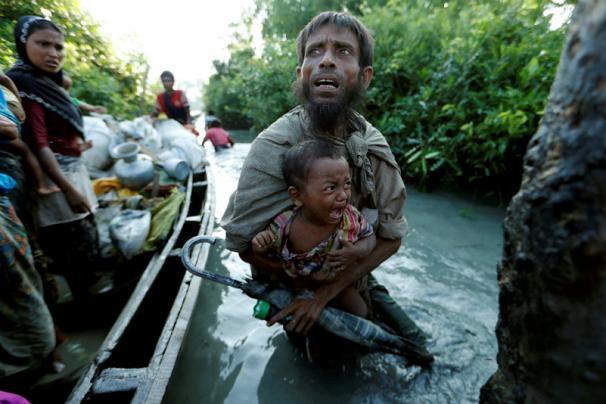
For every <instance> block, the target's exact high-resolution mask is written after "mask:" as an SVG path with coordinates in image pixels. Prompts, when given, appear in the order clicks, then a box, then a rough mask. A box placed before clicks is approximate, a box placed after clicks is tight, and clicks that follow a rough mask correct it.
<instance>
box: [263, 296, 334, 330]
mask: <svg viewBox="0 0 606 404" xmlns="http://www.w3.org/2000/svg"><path fill="white" fill-rule="evenodd" d="M325 288H326V287H322V288H318V289H316V290H315V292H313V293H312V292H310V291H307V290H306V291H304V292H303V293H302V294H300V295H299V296H297V297H296V298H295V300H294V301H293V302H292V303H291V304H290V305H288V306H287V307H285V308H284V309H282V310H280V311H279V312H278V313H276V315H275V316H273V317H272V318H270V319H269V321H268V322H267V325H268V326H272V325H274V324H275V323H277V322H278V321H280V320H282V319H283V318H286V317H288V316H291V317H292V320H290V321H289V322H288V324H286V325H285V326H284V328H285V329H286V330H287V331H293V332H296V333H297V334H302V335H307V333H308V332H309V330H311V327H313V325H314V324H315V322H316V320H317V319H318V317H320V313H322V310H324V307H326V305H327V304H328V302H329V301H330V300H331V299H332V293H330V291H329V290H328V289H325Z"/></svg>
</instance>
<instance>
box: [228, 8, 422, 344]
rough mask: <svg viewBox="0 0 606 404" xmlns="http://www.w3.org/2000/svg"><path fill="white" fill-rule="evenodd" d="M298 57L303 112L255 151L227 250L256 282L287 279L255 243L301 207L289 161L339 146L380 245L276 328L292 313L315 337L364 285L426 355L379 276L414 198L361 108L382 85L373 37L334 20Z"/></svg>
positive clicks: (331, 15)
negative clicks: (341, 299) (334, 306)
mask: <svg viewBox="0 0 606 404" xmlns="http://www.w3.org/2000/svg"><path fill="white" fill-rule="evenodd" d="M297 53H298V66H297V70H296V74H297V79H296V81H295V83H294V85H293V88H294V91H295V94H296V96H297V97H298V99H299V103H300V106H298V107H296V108H295V109H293V110H292V111H290V112H288V113H287V114H285V115H284V116H282V117H281V118H280V119H278V120H277V121H276V122H274V123H273V124H272V125H271V126H270V127H269V128H267V129H266V130H264V131H263V132H261V134H260V135H259V136H258V137H257V138H256V139H255V140H254V142H253V143H252V145H251V148H250V152H249V154H248V156H247V157H246V160H245V162H244V165H243V168H242V171H241V175H240V180H239V182H238V187H237V190H236V191H235V192H234V193H233V194H232V195H231V197H230V200H229V204H228V207H227V210H226V212H225V215H224V216H223V218H222V220H221V225H222V227H223V228H224V229H225V230H226V246H227V248H229V249H230V250H233V251H237V252H238V253H240V257H241V258H242V259H243V260H244V261H246V262H248V263H250V264H251V265H252V267H253V268H252V269H253V273H254V274H255V276H259V277H268V276H269V277H275V276H276V274H280V273H283V272H284V270H283V268H282V264H281V262H280V261H277V260H271V259H269V258H266V257H265V256H262V255H259V254H255V253H254V252H253V251H252V248H251V240H252V238H253V237H254V236H255V235H256V234H257V233H258V232H259V231H261V230H263V228H264V227H265V226H266V225H267V223H268V222H269V221H270V220H271V219H272V218H273V217H274V216H275V215H277V214H278V213H280V212H282V211H283V210H285V209H287V208H290V207H292V201H291V200H290V198H289V197H288V193H287V192H286V189H287V186H286V184H285V182H284V180H283V178H282V172H281V161H282V155H283V154H284V153H285V152H286V151H287V150H288V149H289V148H290V147H292V146H293V145H294V144H297V143H299V142H301V141H304V140H309V139H322V140H324V141H327V142H329V143H331V144H332V145H334V147H335V148H337V149H338V150H339V152H340V154H341V155H343V157H345V158H346V160H347V161H348V163H349V166H350V167H351V178H352V183H353V184H352V196H351V200H350V202H351V204H352V205H354V206H355V207H356V208H358V210H360V211H361V212H362V213H363V214H364V215H365V216H366V217H367V219H368V221H369V223H371V224H373V228H374V231H375V233H376V236H377V240H376V246H375V247H374V249H373V250H372V251H371V253H370V254H369V255H368V256H366V257H363V258H361V259H360V260H359V261H358V262H356V263H354V264H352V265H350V266H349V267H347V268H346V269H345V270H343V271H341V272H339V273H338V274H337V275H336V276H335V277H334V278H333V279H332V280H331V281H330V283H325V284H322V285H321V286H319V287H317V288H315V289H314V290H313V291H312V292H313V293H305V294H304V295H303V296H300V297H298V298H296V299H295V300H294V301H293V303H292V304H291V305H289V306H288V307H286V308H285V309H283V310H281V311H280V312H278V313H277V314H276V315H275V316H273V317H272V318H271V319H270V320H269V322H268V324H269V325H272V324H274V323H275V322H277V321H279V320H281V319H283V318H285V317H287V316H289V315H290V316H292V319H291V320H290V321H289V322H288V323H287V324H286V325H285V328H286V330H287V331H292V332H295V333H297V334H303V335H306V334H307V333H308V332H309V331H310V329H311V328H312V326H313V325H314V323H315V321H316V320H317V318H318V316H319V315H320V313H321V311H322V309H323V308H324V307H325V306H326V305H327V304H330V302H331V301H332V300H333V299H334V298H335V297H336V296H337V295H339V293H341V292H342V291H343V290H344V289H345V288H347V287H349V286H350V285H354V286H355V287H356V288H358V290H359V291H360V292H361V294H362V295H363V296H366V297H367V299H368V300H369V307H371V308H372V311H373V312H374V314H375V315H379V316H381V317H385V319H387V318H390V319H391V321H389V323H388V325H390V326H391V327H392V328H394V329H395V330H396V331H397V332H398V333H399V334H400V335H402V336H403V337H405V338H407V339H409V340H412V341H413V342H415V343H417V344H418V345H420V346H421V347H424V345H425V343H426V337H425V335H424V333H423V332H422V331H421V330H420V329H419V328H418V327H417V326H416V324H415V323H414V322H413V321H412V320H411V319H410V318H409V317H408V316H407V315H406V314H405V313H404V312H403V311H402V309H401V308H400V307H399V306H398V305H397V304H396V303H395V302H394V301H393V299H391V297H390V296H389V294H388V293H387V290H386V289H385V288H384V287H382V286H381V285H379V284H378V283H377V281H376V280H375V279H374V278H373V277H372V275H370V273H371V272H372V271H373V270H374V269H375V268H377V267H378V266H379V265H380V264H381V263H382V262H383V261H385V260H386V259H388V258H389V257H391V256H392V255H393V254H394V253H395V252H396V251H398V249H399V247H400V243H401V239H402V237H403V236H404V235H405V233H406V220H405V219H404V217H403V214H402V211H403V208H404V202H405V199H406V190H405V188H404V182H403V181H402V177H401V175H400V168H399V166H398V164H397V163H396V161H395V159H394V156H393V154H392V152H391V150H390V147H389V145H388V143H387V141H386V140H385V138H384V137H383V135H382V134H381V133H380V132H379V131H378V130H377V129H376V128H374V127H373V126H372V125H370V124H369V123H368V122H367V121H366V120H365V119H364V117H362V116H361V115H359V114H358V113H357V112H355V111H354V110H353V106H354V105H355V104H356V103H358V102H359V101H361V99H362V98H363V96H364V93H365V90H366V89H367V88H368V85H369V84H370V81H371V79H372V75H373V68H372V58H373V39H372V37H371V35H370V33H369V32H368V31H367V29H366V28H365V27H364V26H363V25H362V24H361V23H360V22H359V21H358V20H357V19H356V18H355V17H353V16H351V15H349V14H347V13H337V12H324V13H321V14H319V15H317V16H316V17H314V18H313V19H312V20H311V21H310V22H309V24H307V26H306V27H305V28H303V30H302V31H301V32H300V33H299V36H298V38H297Z"/></svg>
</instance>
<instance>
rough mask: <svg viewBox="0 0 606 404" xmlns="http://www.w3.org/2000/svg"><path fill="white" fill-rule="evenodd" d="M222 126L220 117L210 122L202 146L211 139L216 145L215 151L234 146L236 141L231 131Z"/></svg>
mask: <svg viewBox="0 0 606 404" xmlns="http://www.w3.org/2000/svg"><path fill="white" fill-rule="evenodd" d="M222 126H223V125H222V124H221V121H220V120H219V118H215V119H214V120H212V121H211V122H210V123H209V124H208V130H207V131H206V135H205V136H204V140H203V141H202V147H204V143H206V142H207V141H209V140H210V142H211V143H212V144H213V146H214V147H215V151H219V150H222V149H229V148H230V147H233V146H234V141H233V140H232V139H231V137H230V136H229V132H227V131H226V130H225V129H223V128H222Z"/></svg>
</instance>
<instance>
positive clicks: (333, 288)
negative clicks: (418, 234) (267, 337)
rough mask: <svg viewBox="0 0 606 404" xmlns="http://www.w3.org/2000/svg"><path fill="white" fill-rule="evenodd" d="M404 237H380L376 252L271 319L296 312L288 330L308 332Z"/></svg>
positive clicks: (373, 251) (391, 251)
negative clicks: (323, 314)
mask: <svg viewBox="0 0 606 404" xmlns="http://www.w3.org/2000/svg"><path fill="white" fill-rule="evenodd" d="M400 244H401V239H399V238H398V239H395V240H389V239H384V238H380V237H377V244H376V245H375V248H374V249H373V250H372V252H371V253H370V254H369V255H368V256H366V257H365V258H363V259H362V260H360V261H359V262H358V263H357V264H356V265H355V266H352V267H350V268H347V269H346V270H344V271H341V272H339V273H338V274H337V275H336V276H335V279H334V281H333V282H332V283H330V284H327V285H323V286H320V287H319V288H317V289H316V290H314V293H313V297H311V298H301V299H295V300H294V301H293V302H292V303H291V304H290V305H289V306H288V307H286V308H284V309H283V310H281V311H279V312H278V313H277V314H276V315H275V316H273V317H272V318H271V319H270V320H269V321H268V325H273V324H275V323H276V322H278V321H280V320H282V319H283V318H285V317H287V316H289V315H292V320H291V321H290V322H289V323H288V324H287V325H286V327H285V328H286V330H288V331H294V332H296V333H300V334H303V335H305V334H307V333H308V332H309V330H310V329H311V327H312V326H313V325H314V323H315V322H316V320H317V319H318V317H319V316H320V313H321V312H322V310H323V309H324V307H326V305H327V304H328V302H330V301H331V300H332V299H334V298H335V297H336V296H337V295H338V294H339V293H341V291H343V289H345V288H346V287H347V286H349V285H352V284H353V283H355V282H357V281H358V280H360V279H362V277H364V276H365V275H368V274H370V273H371V272H372V271H373V270H374V269H375V268H377V267H378V266H379V265H381V263H383V261H385V260H387V259H388V258H389V257H391V256H392V255H393V254H395V253H396V251H398V249H399V248H400Z"/></svg>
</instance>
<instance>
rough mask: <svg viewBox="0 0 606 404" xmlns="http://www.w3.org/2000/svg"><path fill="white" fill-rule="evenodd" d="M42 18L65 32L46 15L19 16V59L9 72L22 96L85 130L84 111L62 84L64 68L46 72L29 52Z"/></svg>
mask: <svg viewBox="0 0 606 404" xmlns="http://www.w3.org/2000/svg"><path fill="white" fill-rule="evenodd" d="M41 21H44V22H45V23H46V24H47V25H49V26H50V27H52V29H55V30H56V31H57V32H62V31H61V29H60V28H59V27H58V26H57V25H55V23H53V22H52V21H50V20H47V19H44V18H42V17H37V16H31V15H28V16H24V17H21V18H19V20H18V21H17V25H16V26H15V32H14V34H15V45H16V48H17V56H18V59H17V62H16V63H15V64H14V65H13V66H12V67H11V68H10V69H9V70H8V71H7V72H6V74H7V76H9V77H10V78H11V79H12V80H13V82H14V83H15V85H16V86H17V88H18V89H19V95H20V96H21V98H25V99H28V100H31V101H34V102H36V103H38V104H40V105H41V106H42V107H43V108H45V109H46V110H48V111H51V112H54V113H56V114H57V115H59V116H60V117H61V118H63V119H65V120H66V121H67V122H69V123H70V124H71V125H72V126H73V127H74V129H76V130H77V131H78V132H80V133H84V130H83V124H82V116H81V115H80V111H79V110H78V108H77V107H76V106H75V105H74V104H73V103H72V101H71V99H70V98H69V95H68V94H67V93H66V92H65V91H64V90H63V88H62V85H63V69H61V70H60V71H59V72H57V73H48V72H45V71H43V70H41V69H39V68H38V67H36V66H34V64H33V63H32V62H31V60H30V59H29V57H28V56H27V51H26V47H25V44H26V42H27V38H28V37H29V36H30V35H31V34H32V32H33V31H34V28H36V27H35V25H36V23H37V22H41ZM38 29H40V28H39V27H38Z"/></svg>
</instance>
